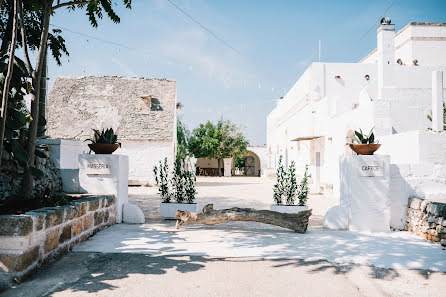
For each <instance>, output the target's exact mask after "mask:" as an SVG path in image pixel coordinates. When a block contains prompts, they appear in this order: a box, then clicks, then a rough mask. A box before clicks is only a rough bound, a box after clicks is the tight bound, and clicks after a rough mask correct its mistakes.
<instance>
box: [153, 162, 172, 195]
mask: <svg viewBox="0 0 446 297" xmlns="http://www.w3.org/2000/svg"><path fill="white" fill-rule="evenodd" d="M159 164H160V165H159V168H158V167H156V166H154V167H153V174H154V175H155V181H156V184H157V185H158V187H159V189H158V191H159V192H160V195H161V199H162V202H163V203H169V202H170V199H171V193H170V191H169V178H168V170H169V165H167V158H165V159H164V164H163V163H162V162H161V161H159Z"/></svg>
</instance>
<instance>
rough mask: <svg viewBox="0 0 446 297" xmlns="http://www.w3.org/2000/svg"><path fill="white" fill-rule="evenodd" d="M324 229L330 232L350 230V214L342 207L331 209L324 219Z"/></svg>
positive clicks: (337, 206)
mask: <svg viewBox="0 0 446 297" xmlns="http://www.w3.org/2000/svg"><path fill="white" fill-rule="evenodd" d="M324 228H327V229H330V230H346V229H348V214H347V211H346V210H345V208H344V207H343V206H341V205H336V206H333V207H332V208H330V209H329V210H328V211H327V213H326V214H325V217H324Z"/></svg>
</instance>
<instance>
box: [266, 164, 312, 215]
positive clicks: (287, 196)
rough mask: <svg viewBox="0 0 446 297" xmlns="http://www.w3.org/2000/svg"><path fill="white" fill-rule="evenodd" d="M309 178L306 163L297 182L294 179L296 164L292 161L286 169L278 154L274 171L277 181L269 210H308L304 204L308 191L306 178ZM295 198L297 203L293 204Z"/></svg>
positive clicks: (285, 211) (287, 211)
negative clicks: (302, 174)
mask: <svg viewBox="0 0 446 297" xmlns="http://www.w3.org/2000/svg"><path fill="white" fill-rule="evenodd" d="M310 178H311V175H310V174H309V173H308V165H306V166H305V172H304V176H303V178H302V181H301V182H300V183H298V182H297V179H296V164H295V163H294V161H292V162H291V164H290V167H289V169H288V171H287V170H285V168H284V166H283V164H282V156H280V157H279V166H278V168H277V172H276V179H277V181H276V184H275V185H274V196H273V197H274V202H275V204H271V205H270V210H272V211H277V212H282V213H299V212H301V211H304V210H308V206H306V205H305V204H306V202H307V200H308V194H309V193H310V189H309V187H308V180H309V179H310ZM296 198H297V205H296V204H295V201H296ZM284 200H285V201H284ZM283 202H285V204H283Z"/></svg>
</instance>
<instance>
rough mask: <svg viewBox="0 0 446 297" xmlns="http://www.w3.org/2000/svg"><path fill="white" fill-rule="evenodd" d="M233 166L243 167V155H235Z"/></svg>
mask: <svg viewBox="0 0 446 297" xmlns="http://www.w3.org/2000/svg"><path fill="white" fill-rule="evenodd" d="M235 167H236V168H242V167H245V158H244V157H237V158H236V159H235Z"/></svg>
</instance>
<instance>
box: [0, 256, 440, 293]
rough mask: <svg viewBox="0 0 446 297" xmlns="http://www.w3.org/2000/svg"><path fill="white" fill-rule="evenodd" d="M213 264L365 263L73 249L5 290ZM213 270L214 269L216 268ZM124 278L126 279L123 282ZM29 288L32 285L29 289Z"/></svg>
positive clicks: (307, 266)
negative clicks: (26, 280)
mask: <svg viewBox="0 0 446 297" xmlns="http://www.w3.org/2000/svg"><path fill="white" fill-rule="evenodd" d="M265 263H266V264H265ZM209 265H211V266H214V267H217V269H219V270H220V271H221V272H222V273H227V271H226V270H227V267H234V268H237V267H238V268H239V269H240V268H241V267H244V269H246V270H247V272H248V273H249V270H250V268H251V269H252V267H256V265H263V269H266V270H267V271H268V272H269V273H271V274H272V275H275V274H277V273H279V272H280V271H283V270H284V269H286V270H287V271H290V269H291V271H292V270H293V269H297V268H299V269H300V271H301V273H302V269H304V270H303V271H304V272H305V273H306V274H308V276H309V275H311V274H314V275H318V274H320V273H324V272H325V275H326V273H327V272H330V273H332V274H333V275H345V274H348V273H350V272H351V271H353V270H354V269H356V268H358V267H360V266H359V265H354V264H333V263H329V262H327V261H323V260H302V259H291V260H290V259H268V260H264V259H261V258H211V257H206V256H190V255H188V256H182V255H172V256H154V255H143V254H123V253H115V254H103V253H72V254H70V255H68V256H66V257H64V258H63V259H61V260H60V261H58V262H55V263H52V264H50V265H48V266H46V267H45V268H44V269H42V271H41V272H40V273H39V274H38V275H36V276H34V277H33V278H31V279H30V280H29V281H28V282H26V283H25V284H23V285H21V286H18V287H16V288H13V289H10V290H9V291H7V292H5V296H16V297H19V296H30V295H26V294H29V292H30V291H29V290H33V291H31V292H35V293H36V295H34V296H54V295H57V293H58V292H65V293H66V292H72V293H75V292H78V293H81V296H82V295H83V294H86V293H98V292H102V294H101V296H102V295H103V293H104V292H103V291H111V292H112V291H114V290H118V289H120V290H122V285H127V286H129V283H128V282H127V281H126V280H129V279H131V278H132V277H135V276H138V279H143V280H145V281H146V282H147V283H146V285H147V287H148V288H149V289H150V285H149V284H150V282H153V281H155V279H153V278H151V277H150V276H151V275H152V276H155V275H158V276H159V275H166V274H168V273H170V275H172V273H177V274H178V273H179V274H180V276H179V277H180V278H181V275H182V274H188V273H194V272H198V271H200V270H205V269H209V267H208V266H209ZM228 265H229V266H228ZM67 267H70V270H69V272H67ZM218 267H220V268H218ZM212 270H213V271H214V270H215V268H214V269H212ZM275 270H277V271H275ZM368 271H369V275H368V277H369V278H372V279H379V280H394V279H396V278H398V277H399V276H400V274H399V273H398V272H397V271H396V270H394V269H383V268H377V267H374V266H371V267H370V269H369V270H368ZM64 274H65V275H64ZM177 274H176V275H177ZM420 274H422V275H423V276H424V277H427V278H428V277H429V276H430V275H433V274H434V273H432V272H426V271H420ZM437 274H438V273H437ZM443 275H444V274H443ZM309 277H310V276H309ZM328 277H329V275H328ZM177 278H178V276H177ZM192 279H193V277H192ZM120 281H123V283H121V282H120ZM169 281H172V282H176V280H166V282H167V283H168V282H169ZM140 285H143V284H140ZM27 288H28V290H26V289H27ZM39 290H41V293H42V294H39V293H38V292H39ZM113 296H115V295H113ZM127 296H128V295H127Z"/></svg>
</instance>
